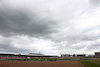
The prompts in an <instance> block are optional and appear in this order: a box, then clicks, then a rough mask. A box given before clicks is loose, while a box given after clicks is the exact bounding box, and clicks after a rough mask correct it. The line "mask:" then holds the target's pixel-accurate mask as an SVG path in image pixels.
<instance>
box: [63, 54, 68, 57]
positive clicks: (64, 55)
mask: <svg viewBox="0 0 100 67" xmlns="http://www.w3.org/2000/svg"><path fill="white" fill-rule="evenodd" d="M61 57H70V54H61Z"/></svg>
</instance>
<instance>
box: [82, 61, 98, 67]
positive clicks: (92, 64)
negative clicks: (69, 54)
mask: <svg viewBox="0 0 100 67" xmlns="http://www.w3.org/2000/svg"><path fill="white" fill-rule="evenodd" d="M80 62H81V63H83V65H84V66H85V67H100V59H95V60H82V61H80Z"/></svg>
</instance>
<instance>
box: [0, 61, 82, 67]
mask: <svg viewBox="0 0 100 67" xmlns="http://www.w3.org/2000/svg"><path fill="white" fill-rule="evenodd" d="M0 67H84V66H83V64H82V63H81V62H79V61H0Z"/></svg>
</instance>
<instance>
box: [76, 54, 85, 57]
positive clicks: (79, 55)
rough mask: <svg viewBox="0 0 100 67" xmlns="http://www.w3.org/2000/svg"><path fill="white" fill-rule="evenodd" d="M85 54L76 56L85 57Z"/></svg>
mask: <svg viewBox="0 0 100 67" xmlns="http://www.w3.org/2000/svg"><path fill="white" fill-rule="evenodd" d="M85 56H86V55H85V54H77V57H85Z"/></svg>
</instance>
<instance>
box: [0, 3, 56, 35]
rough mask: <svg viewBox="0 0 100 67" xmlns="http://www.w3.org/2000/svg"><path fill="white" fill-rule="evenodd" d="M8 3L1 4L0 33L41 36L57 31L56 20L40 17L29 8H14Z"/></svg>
mask: <svg viewBox="0 0 100 67" xmlns="http://www.w3.org/2000/svg"><path fill="white" fill-rule="evenodd" d="M7 5H9V2H8V3H7V4H5V3H3V4H2V5H1V6H0V9H1V10H0V34H2V35H5V36H6V35H13V34H18V35H21V34H24V35H33V36H35V35H36V36H40V35H46V34H49V33H52V32H55V30H54V29H53V28H55V27H54V25H55V24H56V25H57V23H56V21H54V20H51V21H48V19H40V18H39V16H38V15H37V14H35V13H33V14H31V13H30V11H28V10H24V9H23V10H22V9H20V8H19V9H14V8H12V7H11V6H10V7H9V6H7ZM12 6H13V5H12Z"/></svg>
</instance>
